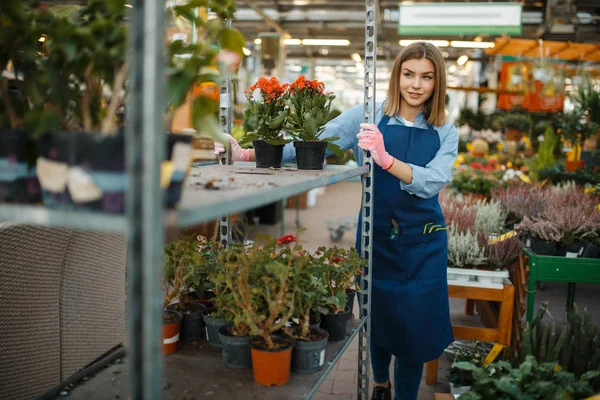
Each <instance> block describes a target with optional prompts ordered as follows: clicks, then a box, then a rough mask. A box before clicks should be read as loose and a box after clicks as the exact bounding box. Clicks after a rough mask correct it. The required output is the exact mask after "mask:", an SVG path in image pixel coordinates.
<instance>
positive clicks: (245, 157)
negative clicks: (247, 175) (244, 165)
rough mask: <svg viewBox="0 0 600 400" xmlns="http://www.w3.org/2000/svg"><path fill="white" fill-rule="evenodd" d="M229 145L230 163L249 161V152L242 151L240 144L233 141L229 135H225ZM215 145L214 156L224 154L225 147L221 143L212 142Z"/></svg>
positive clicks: (246, 150)
mask: <svg viewBox="0 0 600 400" xmlns="http://www.w3.org/2000/svg"><path fill="white" fill-rule="evenodd" d="M225 137H227V140H228V141H229V144H230V145H231V160H232V161H249V160H250V150H248V149H242V147H241V146H240V144H239V143H238V142H237V140H235V138H234V137H233V136H231V135H227V134H225ZM214 144H215V155H217V156H218V155H219V154H221V153H224V152H225V146H224V145H223V143H221V142H214Z"/></svg>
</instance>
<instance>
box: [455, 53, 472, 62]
mask: <svg viewBox="0 0 600 400" xmlns="http://www.w3.org/2000/svg"><path fill="white" fill-rule="evenodd" d="M467 61H469V56H467V55H464V54H463V55H462V56H460V57H458V60H456V63H457V64H458V65H465V63H466V62H467Z"/></svg>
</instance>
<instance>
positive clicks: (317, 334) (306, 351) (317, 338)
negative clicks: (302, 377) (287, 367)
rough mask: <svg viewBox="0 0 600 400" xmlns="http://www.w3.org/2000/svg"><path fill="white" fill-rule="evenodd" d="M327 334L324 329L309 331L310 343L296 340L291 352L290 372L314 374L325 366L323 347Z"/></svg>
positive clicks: (327, 337)
mask: <svg viewBox="0 0 600 400" xmlns="http://www.w3.org/2000/svg"><path fill="white" fill-rule="evenodd" d="M328 339H329V333H327V331H326V330H324V329H314V328H313V329H311V332H310V341H304V340H297V341H296V344H295V345H294V350H292V372H297V373H300V374H314V373H316V372H319V371H320V370H322V369H323V366H324V365H325V347H326V346H327V340H328Z"/></svg>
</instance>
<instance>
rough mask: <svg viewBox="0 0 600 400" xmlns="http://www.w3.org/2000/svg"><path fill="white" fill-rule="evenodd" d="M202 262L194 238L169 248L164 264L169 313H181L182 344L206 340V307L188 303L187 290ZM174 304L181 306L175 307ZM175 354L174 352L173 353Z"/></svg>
mask: <svg viewBox="0 0 600 400" xmlns="http://www.w3.org/2000/svg"><path fill="white" fill-rule="evenodd" d="M201 262H202V258H201V256H200V254H199V253H198V249H197V241H196V238H195V237H194V236H182V237H179V238H177V239H176V240H173V241H172V242H170V243H168V244H167V245H166V246H165V253H164V262H163V290H164V293H165V296H164V297H165V303H164V306H165V313H169V314H173V313H179V314H181V316H182V320H181V321H180V322H179V325H180V331H179V332H178V333H181V337H180V339H181V342H182V343H192V342H194V341H199V340H200V339H201V337H202V329H203V322H202V313H203V311H204V310H205V309H206V306H205V305H203V304H201V303H190V302H186V301H185V293H186V288H187V287H188V285H189V281H190V278H191V277H192V276H193V275H194V272H195V270H196V269H198V268H199V267H200V264H201ZM174 300H177V302H175V303H173V301H174ZM175 349H176V347H175ZM173 351H174V350H173Z"/></svg>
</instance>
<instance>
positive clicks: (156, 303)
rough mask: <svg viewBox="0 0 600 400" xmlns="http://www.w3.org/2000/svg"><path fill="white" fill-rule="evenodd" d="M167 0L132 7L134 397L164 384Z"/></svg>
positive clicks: (155, 394)
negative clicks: (162, 179) (163, 177)
mask: <svg viewBox="0 0 600 400" xmlns="http://www.w3.org/2000/svg"><path fill="white" fill-rule="evenodd" d="M163 17H164V2H163V1H160V0H135V1H134V2H133V8H132V10H131V25H130V43H129V51H131V54H132V57H131V59H130V70H129V89H130V94H129V96H130V102H129V106H128V107H129V108H128V116H127V118H128V125H127V128H126V148H127V171H128V175H129V178H130V179H129V188H128V191H127V218H128V227H129V229H128V267H129V270H128V290H129V293H128V296H127V299H128V300H127V303H128V315H127V328H128V329H127V331H128V343H129V347H128V355H129V357H130V360H131V361H130V368H131V398H132V399H134V400H138V399H150V400H153V399H159V398H161V392H162V391H161V384H162V361H163V360H162V351H161V345H162V343H161V342H162V340H161V339H162V335H161V325H162V296H161V293H162V291H161V289H160V267H161V265H162V255H163V246H164V231H163V229H164V227H163V223H162V221H163V193H162V190H161V187H160V179H159V177H160V172H161V171H160V165H161V161H162V160H163V159H164V157H163V156H164V151H165V140H166V139H165V135H164V133H163V132H162V126H163V121H162V115H163V111H164V104H163V96H162V93H163V63H164V60H163V46H164V29H163Z"/></svg>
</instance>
